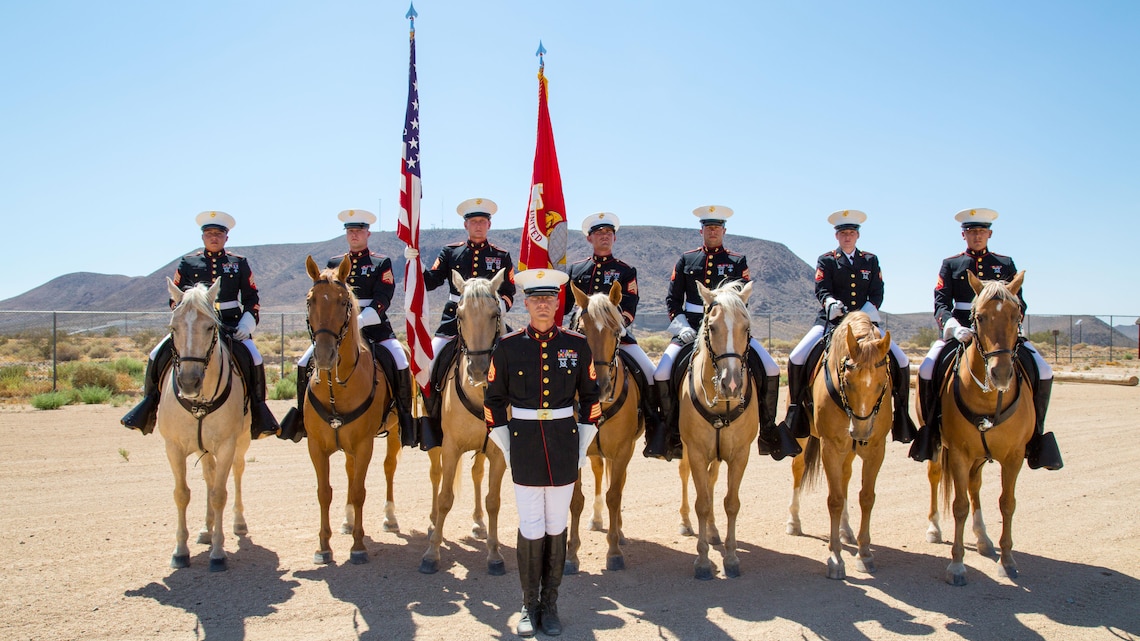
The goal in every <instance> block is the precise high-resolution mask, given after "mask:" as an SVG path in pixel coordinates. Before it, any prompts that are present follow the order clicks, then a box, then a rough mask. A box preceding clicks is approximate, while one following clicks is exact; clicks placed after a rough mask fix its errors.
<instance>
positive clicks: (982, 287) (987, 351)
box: [967, 270, 1025, 392]
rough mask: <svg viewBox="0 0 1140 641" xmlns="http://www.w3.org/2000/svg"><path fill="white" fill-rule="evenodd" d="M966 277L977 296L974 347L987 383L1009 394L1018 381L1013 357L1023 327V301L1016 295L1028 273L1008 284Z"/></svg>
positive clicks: (973, 310)
mask: <svg viewBox="0 0 1140 641" xmlns="http://www.w3.org/2000/svg"><path fill="white" fill-rule="evenodd" d="M967 278H968V279H969V281H970V287H971V288H973V290H974V294H975V296H974V303H973V305H972V306H971V309H970V318H971V319H972V322H973V329H974V347H975V348H976V349H977V350H978V353H979V354H980V355H981V356H982V358H983V359H985V368H986V380H987V381H989V383H991V384H992V385H993V386H994V388H996V389H997V390H998V391H1000V392H1008V391H1009V390H1010V388H1011V387H1012V386H1013V382H1014V380H1015V376H1014V364H1013V354H1014V352H1015V351H1016V350H1017V335H1018V328H1019V327H1020V326H1021V300H1020V299H1019V298H1018V296H1017V293H1018V292H1019V291H1021V284H1022V282H1024V280H1025V271H1024V270H1023V271H1020V272H1018V273H1017V275H1016V276H1014V277H1013V280H1011V281H1010V282H1009V283H1005V282H1003V281H1000V280H987V281H982V280H979V279H978V277H977V276H975V275H974V273H973V272H967Z"/></svg>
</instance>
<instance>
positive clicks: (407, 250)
mask: <svg viewBox="0 0 1140 641" xmlns="http://www.w3.org/2000/svg"><path fill="white" fill-rule="evenodd" d="M419 257H420V250H418V249H416V248H415V247H412V246H411V245H408V246H406V247H404V258H407V259H408V260H415V259H417V258H419Z"/></svg>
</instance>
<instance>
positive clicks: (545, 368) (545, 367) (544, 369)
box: [519, 354, 550, 374]
mask: <svg viewBox="0 0 1140 641" xmlns="http://www.w3.org/2000/svg"><path fill="white" fill-rule="evenodd" d="M543 356H545V354H543ZM548 369H550V366H549V365H543V366H542V370H543V371H546V370H548ZM519 373H520V374H521V373H522V372H519Z"/></svg>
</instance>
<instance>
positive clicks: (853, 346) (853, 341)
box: [847, 324, 890, 354]
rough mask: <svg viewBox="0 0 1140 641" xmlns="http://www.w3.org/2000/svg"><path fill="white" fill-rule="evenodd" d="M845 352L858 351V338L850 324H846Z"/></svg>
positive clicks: (854, 352)
mask: <svg viewBox="0 0 1140 641" xmlns="http://www.w3.org/2000/svg"><path fill="white" fill-rule="evenodd" d="M889 344H890V343H888V345H889ZM847 353H848V354H858V353H859V339H858V338H856V337H855V330H854V329H852V328H851V325H850V324H848V325H847Z"/></svg>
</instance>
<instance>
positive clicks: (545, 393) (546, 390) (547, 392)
mask: <svg viewBox="0 0 1140 641" xmlns="http://www.w3.org/2000/svg"><path fill="white" fill-rule="evenodd" d="M542 395H543V396H550V390H548V389H544V390H542Z"/></svg>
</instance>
